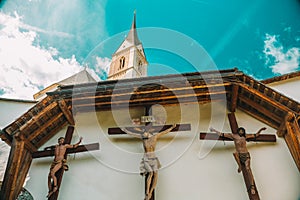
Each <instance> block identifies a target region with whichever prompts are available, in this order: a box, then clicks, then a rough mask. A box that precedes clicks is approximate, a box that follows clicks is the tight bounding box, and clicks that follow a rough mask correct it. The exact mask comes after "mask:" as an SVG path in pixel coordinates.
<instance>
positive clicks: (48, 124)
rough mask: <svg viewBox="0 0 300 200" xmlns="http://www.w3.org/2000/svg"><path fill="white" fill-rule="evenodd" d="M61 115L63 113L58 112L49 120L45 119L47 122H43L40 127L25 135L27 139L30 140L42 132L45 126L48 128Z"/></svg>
mask: <svg viewBox="0 0 300 200" xmlns="http://www.w3.org/2000/svg"><path fill="white" fill-rule="evenodd" d="M62 116H63V113H59V114H57V115H56V116H54V117H53V118H52V119H51V120H49V121H47V123H45V124H43V126H42V127H40V128H39V129H37V130H36V131H35V132H33V133H31V134H30V135H29V136H28V137H27V140H29V141H31V140H33V139H34V138H35V137H37V136H38V135H40V134H42V133H43V132H44V131H45V129H46V128H48V127H49V126H51V125H52V124H54V123H55V122H56V121H57V120H58V119H59V118H61V117H62Z"/></svg>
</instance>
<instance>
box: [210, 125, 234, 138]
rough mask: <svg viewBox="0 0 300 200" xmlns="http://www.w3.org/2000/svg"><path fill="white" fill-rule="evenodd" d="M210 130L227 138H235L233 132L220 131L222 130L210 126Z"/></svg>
mask: <svg viewBox="0 0 300 200" xmlns="http://www.w3.org/2000/svg"><path fill="white" fill-rule="evenodd" d="M209 130H210V131H212V132H215V133H217V134H218V135H219V136H222V137H226V138H229V139H233V134H231V133H222V132H220V131H218V130H216V129H214V128H212V127H210V128H209Z"/></svg>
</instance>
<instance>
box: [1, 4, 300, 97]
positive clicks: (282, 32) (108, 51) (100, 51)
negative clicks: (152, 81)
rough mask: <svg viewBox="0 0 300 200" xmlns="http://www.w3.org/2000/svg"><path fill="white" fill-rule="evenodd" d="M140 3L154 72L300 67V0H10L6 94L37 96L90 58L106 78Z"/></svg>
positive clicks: (276, 71) (4, 50) (4, 38)
mask: <svg viewBox="0 0 300 200" xmlns="http://www.w3.org/2000/svg"><path fill="white" fill-rule="evenodd" d="M134 10H136V11H137V26H138V28H139V30H138V32H139V37H140V40H141V41H142V42H143V44H144V47H145V52H146V56H147V59H148V62H149V63H150V65H149V75H150V76H151V75H163V74H169V73H183V72H193V71H206V70H215V69H228V68H233V67H238V68H239V69H240V70H242V71H244V72H245V73H247V74H249V75H251V76H253V77H254V78H257V79H265V78H269V77H273V76H276V75H280V74H284V73H288V72H292V71H295V70H299V62H300V23H299V19H300V1H298V0H253V1H245V0H228V1H221V0H209V1H208V0H186V1H183V0H180V1H179V0H173V1H167V0H160V1H159V0H152V1H145V0H144V1H142V0H122V1H121V0H109V1H106V0H99V1H82V0H64V1H58V0H6V1H2V2H1V4H0V65H1V67H0V76H1V77H0V95H1V96H3V97H11V98H25V99H31V98H32V94H34V93H35V92H37V91H39V90H40V89H42V88H44V87H46V86H48V85H50V84H51V83H53V82H57V81H59V80H62V79H64V78H66V77H68V76H71V75H72V74H74V73H76V72H78V71H80V70H82V69H83V66H84V65H88V67H89V68H90V72H91V73H92V74H93V75H94V76H95V77H96V76H98V77H99V80H100V79H105V72H106V71H107V70H108V67H109V63H110V59H111V55H112V53H113V52H114V51H115V50H116V48H117V47H118V46H119V44H120V43H121V42H122V40H123V39H124V37H125V35H126V33H127V31H128V29H129V28H130V25H131V22H132V17H133V11H134Z"/></svg>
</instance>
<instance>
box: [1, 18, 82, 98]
mask: <svg viewBox="0 0 300 200" xmlns="http://www.w3.org/2000/svg"><path fill="white" fill-rule="evenodd" d="M20 27H22V28H23V29H24V28H25V27H27V26H26V25H24V24H23V23H22V22H21V18H20V17H18V16H17V17H11V16H8V15H5V14H3V13H0V89H1V90H2V91H3V92H4V95H2V96H3V97H9V98H23V99H32V95H33V94H34V93H36V92H38V91H39V90H40V89H41V88H44V87H46V86H49V85H51V84H52V83H54V82H58V81H60V80H62V79H65V78H67V77H69V76H71V75H73V74H75V73H77V72H79V71H80V70H82V69H83V67H82V66H81V65H80V64H79V63H78V62H77V60H76V58H75V56H74V55H73V56H72V57H71V58H67V59H65V58H61V57H59V56H58V53H59V52H58V51H57V50H56V49H55V48H49V49H45V48H43V47H40V46H35V45H34V44H33V43H34V40H35V39H36V37H37V33H36V32H34V31H33V29H32V28H31V29H30V30H26V31H20Z"/></svg>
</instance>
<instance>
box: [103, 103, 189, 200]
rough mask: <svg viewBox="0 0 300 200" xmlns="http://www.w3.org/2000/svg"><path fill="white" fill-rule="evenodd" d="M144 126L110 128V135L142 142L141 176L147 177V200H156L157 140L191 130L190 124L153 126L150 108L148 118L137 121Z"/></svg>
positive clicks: (158, 166) (158, 164) (143, 117)
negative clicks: (176, 132) (122, 135)
mask: <svg viewBox="0 0 300 200" xmlns="http://www.w3.org/2000/svg"><path fill="white" fill-rule="evenodd" d="M135 121H136V122H137V121H138V123H140V122H142V123H144V125H142V126H137V127H126V128H109V129H108V134H110V135H114V134H128V135H131V136H133V137H137V138H139V139H141V140H142V142H143V147H144V156H143V158H142V161H141V163H140V174H141V175H142V176H145V200H154V189H155V187H156V183H157V179H158V170H159V168H160V167H161V165H160V162H159V160H158V158H157V157H156V155H155V147H156V143H157V139H158V138H159V137H160V136H162V135H165V134H167V133H169V132H173V131H188V130H191V126H190V124H174V125H163V126H153V122H155V119H154V117H153V116H152V115H151V110H150V107H146V116H142V117H141V119H139V120H135Z"/></svg>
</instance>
